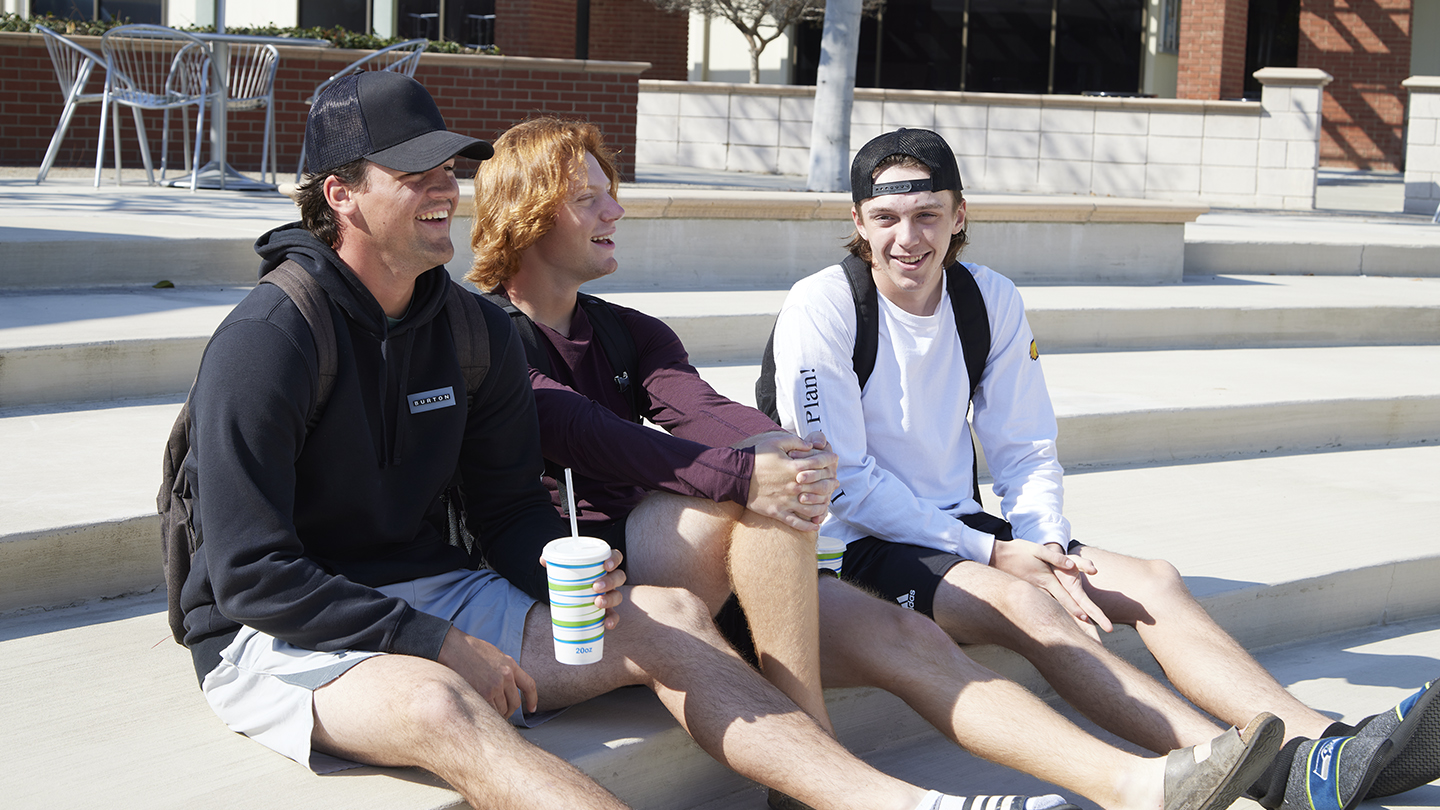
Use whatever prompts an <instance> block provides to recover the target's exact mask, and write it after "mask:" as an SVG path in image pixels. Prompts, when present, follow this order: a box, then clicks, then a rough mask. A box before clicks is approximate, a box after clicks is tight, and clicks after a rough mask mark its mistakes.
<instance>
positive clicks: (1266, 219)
mask: <svg viewBox="0 0 1440 810" xmlns="http://www.w3.org/2000/svg"><path fill="white" fill-rule="evenodd" d="M1257 214H1259V212H1240V211H1217V212H1212V213H1209V214H1206V215H1205V216H1203V217H1200V218H1199V219H1197V220H1195V221H1194V222H1191V223H1189V224H1187V225H1186V226H1185V274H1186V275H1191V274H1196V275H1213V274H1216V273H1221V274H1224V273H1234V274H1241V275H1245V274H1258V273H1278V274H1298V275H1347V276H1358V275H1365V276H1402V277H1404V276H1425V277H1430V278H1435V277H1437V276H1440V262H1436V261H1435V256H1436V252H1437V251H1440V228H1436V227H1435V226H1434V224H1432V223H1431V221H1430V217H1429V216H1418V215H1413V216H1407V215H1378V214H1377V215H1366V216H1337V215H1334V214H1333V213H1332V214H1328V215H1327V214H1321V213H1317V212H1308V211H1307V212H1294V213H1286V214H1283V215H1271V214H1269V212H1265V214H1262V215H1257Z"/></svg>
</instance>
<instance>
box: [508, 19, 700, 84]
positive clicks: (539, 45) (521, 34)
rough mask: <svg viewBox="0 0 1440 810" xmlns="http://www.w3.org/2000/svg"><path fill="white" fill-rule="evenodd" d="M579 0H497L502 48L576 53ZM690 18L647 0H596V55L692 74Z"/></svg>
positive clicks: (679, 75)
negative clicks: (689, 67)
mask: <svg viewBox="0 0 1440 810" xmlns="http://www.w3.org/2000/svg"><path fill="white" fill-rule="evenodd" d="M575 6H576V3H575V0H497V2H496V4H495V20H496V22H495V44H496V45H498V46H500V52H501V53H506V54H516V55H522V54H523V55H525V56H537V57H545V58H550V59H572V58H574V56H575ZM689 27H690V21H689V18H688V16H687V15H686V14H683V13H675V12H664V11H661V10H660V9H658V8H656V7H655V6H654V5H653V4H651V3H649V2H648V1H647V0H590V51H589V56H590V58H591V59H600V60H606V61H619V62H632V61H633V62H649V63H651V65H653V67H652V68H651V69H650V70H649V71H647V72H646V73H645V78H647V79H671V80H675V81H684V80H685V78H686V71H687V69H688V65H687V62H686V60H687V58H688V57H687V53H686V51H687V48H688V47H689V46H688V36H689Z"/></svg>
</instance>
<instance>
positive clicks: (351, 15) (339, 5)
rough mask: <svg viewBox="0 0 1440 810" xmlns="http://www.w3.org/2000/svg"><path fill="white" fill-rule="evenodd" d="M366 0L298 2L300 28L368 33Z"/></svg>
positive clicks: (311, 0)
mask: <svg viewBox="0 0 1440 810" xmlns="http://www.w3.org/2000/svg"><path fill="white" fill-rule="evenodd" d="M367 5H368V3H367V1H366V0H300V27H301V28H344V29H345V30H346V31H356V32H359V33H369V31H368V26H367V25H366V23H365V12H366V11H367V10H368V9H367V8H366V6H367Z"/></svg>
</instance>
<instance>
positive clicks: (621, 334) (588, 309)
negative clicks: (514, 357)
mask: <svg viewBox="0 0 1440 810" xmlns="http://www.w3.org/2000/svg"><path fill="white" fill-rule="evenodd" d="M484 297H485V298H486V299H487V300H489V301H490V302H491V303H493V304H495V305H496V306H498V307H500V308H501V309H503V310H505V312H506V313H507V314H508V315H509V316H510V320H511V321H512V322H514V324H515V331H517V332H519V333H520V342H521V343H523V344H525V359H526V360H528V361H529V362H530V365H531V366H533V367H534V368H535V369H536V370H537V371H539V372H540V373H541V374H544V375H545V376H547V377H553V376H554V366H553V365H551V363H550V352H548V351H546V349H545V347H544V346H543V345H541V343H540V329H539V328H538V327H537V326H536V325H535V322H534V321H532V320H530V316H528V315H526V314H525V313H524V312H522V311H521V310H520V308H519V307H517V306H515V304H514V302H512V301H511V300H510V299H509V298H506V297H505V296H504V295H502V294H500V293H498V292H489V293H484ZM579 306H581V307H583V308H584V309H585V317H587V318H589V320H590V328H591V329H592V331H594V333H595V340H596V341H597V342H598V343H599V344H600V350H601V351H602V352H604V353H605V359H606V360H607V361H609V363H610V369H611V370H612V371H614V370H617V369H618V370H619V372H620V373H619V374H616V375H615V387H616V388H618V389H620V392H621V393H622V394H624V395H625V398H626V399H627V400H628V401H629V402H630V412H631V413H632V414H634V419H633V420H632V421H635V422H637V423H638V422H639V421H640V419H641V410H640V395H639V388H640V386H639V383H638V380H639V379H640V350H639V349H637V348H636V346H635V337H634V336H633V335H631V334H630V330H629V329H628V328H627V327H626V326H625V324H624V323H623V322H622V321H621V320H620V316H619V315H617V314H616V313H615V310H614V308H613V307H611V306H610V304H609V303H608V302H606V301H605V300H604V299H602V298H596V297H595V296H593V295H589V294H587V293H580V294H579Z"/></svg>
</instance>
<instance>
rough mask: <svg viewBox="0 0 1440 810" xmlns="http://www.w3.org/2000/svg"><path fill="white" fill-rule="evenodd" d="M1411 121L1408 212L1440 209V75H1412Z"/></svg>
mask: <svg viewBox="0 0 1440 810" xmlns="http://www.w3.org/2000/svg"><path fill="white" fill-rule="evenodd" d="M1403 84H1404V86H1405V89H1406V90H1408V91H1409V92H1410V120H1409V124H1408V127H1407V129H1406V133H1405V134H1406V138H1405V211H1406V213H1410V214H1432V215H1433V214H1435V213H1436V212H1437V210H1440V76H1412V77H1410V78H1408V79H1406V80H1405V81H1404V83H1403Z"/></svg>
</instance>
